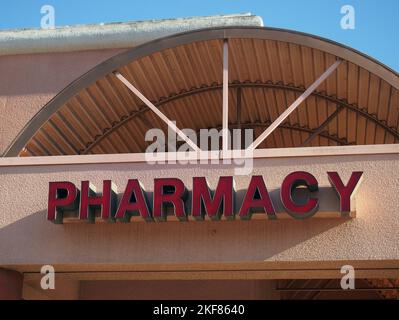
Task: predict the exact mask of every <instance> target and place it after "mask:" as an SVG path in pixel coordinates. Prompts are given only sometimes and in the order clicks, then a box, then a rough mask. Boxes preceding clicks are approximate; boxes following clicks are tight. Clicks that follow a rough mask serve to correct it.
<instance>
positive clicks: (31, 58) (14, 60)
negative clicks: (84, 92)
mask: <svg viewBox="0 0 399 320" xmlns="http://www.w3.org/2000/svg"><path fill="white" fill-rule="evenodd" d="M121 51H123V49H108V50H93V51H81V52H65V53H45V54H21V55H8V56H0V155H1V154H2V153H3V152H4V151H5V149H6V148H7V147H8V145H9V144H10V143H11V142H12V141H13V139H14V138H15V137H16V135H17V134H18V133H19V132H20V131H21V130H22V128H23V127H24V126H25V125H26V124H27V123H28V121H29V120H30V119H31V118H32V117H33V116H34V115H35V114H36V113H37V112H38V111H39V110H40V109H41V108H42V107H43V106H44V105H45V104H46V103H47V102H49V101H50V100H51V99H52V98H53V97H54V96H55V95H56V94H57V93H59V92H60V91H61V90H62V89H64V88H65V87H66V86H67V85H68V84H69V83H71V82H72V81H74V80H75V79H76V78H78V77H79V76H81V75H82V74H84V73H85V72H87V71H88V70H90V69H91V68H93V67H94V66H96V65H97V64H99V63H100V62H102V61H104V60H106V59H108V58H110V57H112V56H113V55H115V54H116V53H118V52H121Z"/></svg>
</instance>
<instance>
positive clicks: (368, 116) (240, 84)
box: [79, 82, 399, 154]
mask: <svg viewBox="0 0 399 320" xmlns="http://www.w3.org/2000/svg"><path fill="white" fill-rule="evenodd" d="M229 88H266V89H279V90H288V91H295V92H298V93H303V92H304V91H305V90H304V88H299V87H295V86H290V85H285V84H280V83H278V84H275V83H272V82H267V83H261V82H259V83H252V82H233V83H231V84H229ZM214 90H222V85H221V84H215V85H210V86H206V87H199V88H194V89H191V90H189V91H181V92H180V93H178V94H173V95H170V96H169V97H167V98H163V99H160V100H159V101H157V102H155V103H154V105H155V106H156V107H158V108H161V107H163V105H165V104H167V103H169V102H172V101H174V100H177V99H181V98H185V97H188V96H191V95H194V94H200V93H203V92H209V91H214ZM311 96H313V97H318V98H321V99H325V100H327V101H329V102H332V103H334V104H336V105H341V106H342V107H344V108H347V109H349V110H352V111H354V112H356V113H357V114H359V115H360V116H362V117H365V118H366V119H368V120H370V121H373V122H374V123H375V124H376V125H378V126H380V127H382V128H383V129H384V130H386V131H388V132H389V133H390V134H391V135H393V136H394V137H395V138H396V139H398V140H399V132H397V131H395V130H394V129H393V128H391V127H389V126H387V125H386V124H385V123H383V122H382V121H381V120H379V119H378V118H377V117H374V116H373V115H371V114H369V113H368V112H367V111H365V109H362V108H359V107H356V106H354V105H351V104H349V103H347V102H345V101H343V100H340V99H338V98H335V97H331V96H327V95H325V94H323V93H321V92H318V91H315V92H313V93H312V94H311ZM147 111H149V108H148V107H147V106H144V105H143V106H142V107H141V108H140V110H139V111H133V112H132V113H131V114H129V115H128V116H125V117H122V118H121V119H120V121H119V122H117V123H115V124H114V126H112V128H109V129H108V130H106V131H105V132H104V133H103V134H102V135H99V136H97V137H96V139H95V140H93V141H92V142H90V143H89V144H87V147H86V148H85V149H81V150H79V152H80V153H81V154H87V153H88V152H89V151H90V150H91V149H92V148H94V147H95V146H96V145H97V144H98V143H100V142H101V141H102V140H103V139H104V138H105V137H107V136H108V135H110V134H111V133H113V132H114V131H115V130H117V129H118V128H120V127H121V126H123V125H124V124H126V123H127V122H129V121H130V120H132V119H134V118H136V117H138V116H140V115H142V114H143V113H146V112H147ZM230 126H231V125H230ZM310 130H312V129H310Z"/></svg>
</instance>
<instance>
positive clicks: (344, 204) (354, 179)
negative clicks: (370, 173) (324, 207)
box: [327, 171, 363, 216]
mask: <svg viewBox="0 0 399 320" xmlns="http://www.w3.org/2000/svg"><path fill="white" fill-rule="evenodd" d="M327 174H328V180H330V183H331V185H332V186H333V188H334V189H335V191H336V192H337V194H338V197H339V200H340V210H341V214H342V215H343V216H347V215H348V214H350V212H351V200H352V198H353V196H354V195H355V193H356V190H357V188H358V187H359V185H360V182H361V178H362V175H363V172H361V171H355V172H353V173H352V175H351V177H350V178H349V182H348V184H347V185H346V186H345V185H344V184H343V182H342V180H341V177H340V176H339V174H338V172H327Z"/></svg>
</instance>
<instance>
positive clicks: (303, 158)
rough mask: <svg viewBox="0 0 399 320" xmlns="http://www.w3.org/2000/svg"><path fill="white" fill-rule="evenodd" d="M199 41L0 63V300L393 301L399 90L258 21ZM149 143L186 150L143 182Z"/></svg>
mask: <svg viewBox="0 0 399 320" xmlns="http://www.w3.org/2000/svg"><path fill="white" fill-rule="evenodd" d="M237 19H238V20H239V21H238V20H237ZM209 21H211V23H210V22H209ZM163 23H164V25H163V26H164V27H165V25H168V26H169V27H170V25H169V24H167V22H163ZM168 23H169V22H168ZM206 23H207V25H203V26H198V25H197V26H196V27H195V28H199V30H191V31H187V30H188V29H190V27H187V28H188V29H185V27H184V26H186V25H187V26H189V25H190V22H187V20H184V21H183V20H182V21H177V24H178V25H179V28H181V29H183V30H180V29H179V30H174V29H173V28H171V29H170V33H169V34H160V35H159V34H158V36H154V37H153V38H154V39H152V38H151V39H144V40H142V41H138V42H137V43H133V44H130V45H129V44H127V43H126V41H125V40H126V39H131V38H130V37H127V36H126V35H125V36H121V35H120V34H118V36H120V37H119V38H118V36H116V35H114V37H113V36H112V35H108V38H106V36H104V37H105V38H104V39H105V40H104V41H103V42H101V41H99V40H97V41H94V40H93V35H91V34H90V32H89V31H87V30H83V31H82V30H81V31H80V32H79V33H76V34H75V35H74V36H73V37H72V38H70V39H68V41H67V42H68V43H69V46H65V47H63V46H60V45H59V43H57V41H56V40H54V39H53V40H51V37H52V36H51V34H50V35H40V33H39V34H38V35H36V36H37V37H39V38H40V39H42V38H43V37H44V38H45V37H49V38H48V39H47V41H48V43H49V45H48V46H42V45H41V42H40V41H38V42H37V43H38V45H37V46H33V48H32V47H31V46H32V44H30V43H28V42H26V41H25V42H24V41H23V40H21V39H17V37H15V38H13V40H12V41H14V45H8V46H7V47H6V46H5V48H7V50H5V51H4V53H3V55H2V56H0V70H1V71H2V72H1V74H2V76H1V77H0V101H1V104H0V107H1V109H0V110H1V118H0V122H1V141H0V148H1V152H2V157H1V158H0V176H1V179H0V198H1V201H0V266H1V270H0V285H1V286H0V297H1V298H11V299H19V298H24V299H113V298H115V299H329V298H331V299H333V298H366V299H367V298H377V299H379V298H393V299H395V298H397V297H398V290H399V289H398V288H399V280H398V279H399V245H398V243H399V236H398V233H397V230H398V227H399V215H398V212H399V200H398V197H397V190H398V189H399V176H398V168H399V147H398V145H397V142H398V140H399V127H398V125H399V123H398V119H399V91H398V90H399V75H398V74H397V73H396V72H395V71H393V70H390V69H389V68H388V67H386V66H384V65H382V64H381V63H379V62H378V61H376V60H374V59H372V58H371V57H368V56H366V55H364V54H362V53H360V52H357V51H355V50H353V49H351V48H348V47H345V46H343V45H340V44H338V43H335V42H332V41H329V40H326V39H322V38H319V37H316V36H313V35H309V34H303V33H299V32H294V31H289V30H281V29H273V28H265V27H263V26H262V21H261V19H260V18H258V17H254V16H250V15H245V16H238V17H227V18H226V17H219V18H214V19H213V20H212V19H211V20H207V22H206ZM154 24H156V22H154ZM204 24H205V23H204ZM136 27H137V26H136ZM146 27H147V28H148V25H147V26H146ZM204 27H207V28H204ZM93 28H94V27H93ZM158 28H159V29H162V30H165V28H161V27H160V26H159V25H158ZM138 29H140V28H138ZM147 31H148V30H147ZM176 31H184V32H182V33H176ZM81 32H83V33H84V32H89V33H88V34H86V35H83V36H82V34H81ZM104 32H105V31H104ZM118 32H122V31H118ZM123 32H127V31H123ZM135 32H138V31H137V30H136V31H135ZM105 33H106V32H105ZM155 34H157V33H156V32H155ZM27 37H28V38H29V36H27ZM82 37H83V38H82ZM84 37H87V39H89V40H90V39H91V40H93V41H87V43H86V47H85V41H82V39H85V38H84ZM22 38H23V37H22ZM137 38H138V39H139V38H140V37H139V36H137ZM49 39H50V40H49ZM112 39H119V42H118V43H116V42H112ZM21 41H22V42H21ZM0 42H1V36H0ZM20 43H25V47H22V48H21V47H20V46H19V45H18V44H20ZM171 121H175V122H171ZM153 128H157V129H160V130H161V131H162V132H164V133H165V134H166V135H167V134H170V133H172V134H173V135H174V139H175V140H180V141H179V144H178V146H180V145H181V144H182V143H183V142H187V143H188V145H190V143H192V145H190V146H191V150H190V151H189V152H179V150H181V149H179V150H177V152H176V150H174V149H173V148H172V147H171V145H167V144H166V145H165V150H164V151H165V152H163V153H161V154H160V155H159V157H160V158H157V160H158V162H157V163H152V162H151V161H149V160H148V155H147V153H146V151H148V149H147V148H148V146H149V145H151V141H149V139H148V137H147V139H146V134H147V133H148V132H149V130H150V129H153ZM183 128H189V129H192V132H194V133H199V132H200V130H201V129H212V128H214V129H217V130H218V131H219V132H220V140H218V141H219V142H220V145H219V144H218V145H217V147H216V148H213V150H210V151H207V150H200V148H199V141H195V142H194V141H193V135H191V136H190V135H189V134H188V133H187V132H188V131H184V132H186V133H184V132H182V131H180V130H181V129H183ZM247 129H251V130H253V134H254V141H252V142H251V141H250V143H248V144H246V145H241V146H240V147H233V146H232V144H229V140H228V134H229V132H232V131H233V130H238V132H240V133H243V132H244V131H245V130H247ZM229 130H230V131H229ZM157 132H159V131H157ZM198 135H199V134H198ZM177 137H179V138H177ZM240 142H241V141H240ZM244 142H245V141H244ZM231 149H235V153H231V152H230V151H231ZM242 150H247V151H248V152H249V151H250V153H249V154H248V153H245V152H241V151H242ZM239 168H241V169H246V170H249V171H245V172H244V173H243V171H239V170H237V169H239ZM94 187H96V189H95V188H94ZM129 187H130V189H129ZM201 188H202V189H201ZM178 190H180V191H181V192H180V193H179V191H178ZM184 191H185V192H184ZM167 204H169V206H166V205H167ZM170 204H172V206H170ZM43 266H50V267H52V268H54V271H55V289H54V290H52V289H48V290H43V288H42V279H43V276H44V275H43V274H42V273H41V271H42V268H43ZM346 271H348V273H346ZM351 272H353V273H351ZM352 274H353V276H354V277H355V279H356V280H355V288H352V289H349V290H344V289H343V288H342V287H341V283H342V278H343V277H344V276H348V277H349V276H351V275H352ZM347 283H349V284H350V279H349V280H348V282H347Z"/></svg>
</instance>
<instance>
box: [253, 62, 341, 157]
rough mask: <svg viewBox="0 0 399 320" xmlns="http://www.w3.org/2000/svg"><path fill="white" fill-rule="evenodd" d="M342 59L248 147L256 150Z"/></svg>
mask: <svg viewBox="0 0 399 320" xmlns="http://www.w3.org/2000/svg"><path fill="white" fill-rule="evenodd" d="M340 63H341V60H337V61H335V62H334V63H333V64H332V65H331V66H330V67H329V68H328V69H327V70H326V71H325V72H324V73H323V74H322V75H321V76H320V77H319V78H318V79H317V80H316V81H315V82H313V84H312V85H311V86H310V87H309V88H307V89H306V91H305V92H304V93H302V94H301V95H300V96H299V97H298V99H296V100H295V101H294V102H293V103H292V104H291V105H290V106H289V107H288V108H287V109H286V110H285V111H284V112H283V113H282V114H281V115H280V116H279V117H278V118H277V119H276V120H274V121H273V123H272V124H271V125H270V126H269V127H268V128H267V129H266V130H265V131H264V132H263V133H262V134H261V135H260V136H259V137H258V138H257V139H256V140H255V141H254V142H252V144H251V145H250V146H249V147H248V148H247V150H254V149H256V147H258V146H259V145H260V144H261V143H262V142H263V140H265V139H266V138H267V137H268V136H269V135H270V134H271V133H272V132H273V131H274V130H275V129H276V128H277V127H278V126H279V125H280V124H281V123H282V122H283V121H284V120H285V119H286V118H287V117H288V116H289V115H290V114H291V113H292V112H293V111H294V110H295V109H296V108H297V107H298V106H299V105H300V104H301V103H302V102H303V101H304V100H305V99H306V98H307V97H309V96H310V95H311V94H312V92H313V91H314V90H316V88H317V87H318V86H319V85H320V84H321V83H322V82H323V81H324V80H325V79H326V78H328V76H329V75H331V73H333V72H334V70H335V69H337V68H338V66H339V64H340Z"/></svg>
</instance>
